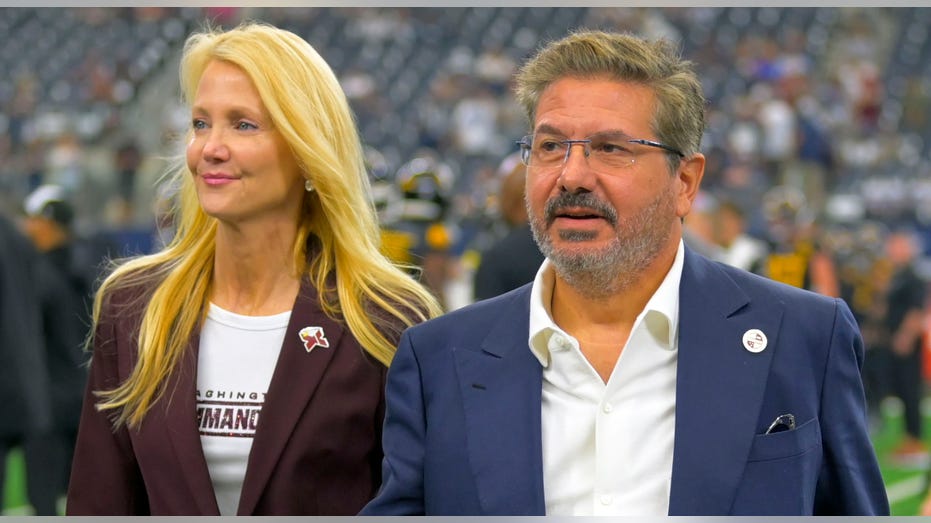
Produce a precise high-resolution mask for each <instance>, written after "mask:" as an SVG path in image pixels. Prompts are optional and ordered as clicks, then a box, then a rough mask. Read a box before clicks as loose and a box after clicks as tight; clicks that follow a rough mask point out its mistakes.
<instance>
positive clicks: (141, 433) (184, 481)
mask: <svg viewBox="0 0 931 523" xmlns="http://www.w3.org/2000/svg"><path fill="white" fill-rule="evenodd" d="M180 74H181V88H182V92H183V95H184V97H185V101H186V102H187V103H188V104H189V105H190V107H191V129H190V131H189V133H188V136H187V140H188V141H187V152H186V162H185V165H184V166H183V167H182V168H180V169H179V170H178V172H177V173H176V176H177V180H176V181H177V183H178V184H179V187H180V192H179V195H178V204H177V216H176V219H175V223H176V226H177V232H176V234H175V236H174V239H173V240H172V241H171V243H170V244H168V245H167V246H166V247H165V249H164V250H162V251H161V252H158V253H155V254H152V255H149V256H143V257H139V258H136V259H134V260H132V261H129V262H128V263H125V264H123V265H122V266H120V267H119V268H118V269H116V270H115V271H114V272H113V273H112V275H110V276H109V278H108V279H107V280H106V281H105V282H104V284H103V285H102V287H101V289H100V291H99V293H98V295H97V299H96V303H95V307H94V328H95V331H94V335H93V338H92V346H93V359H92V362H91V368H90V382H89V385H88V388H87V392H86V394H85V400H84V408H83V412H82V418H81V425H80V429H79V434H78V442H77V446H76V449H75V457H74V464H73V472H72V476H71V482H70V487H69V494H68V505H67V512H68V514H69V515H79V514H86V515H104V514H114V515H120V514H125V515H137V514H153V515H227V514H239V515H272V514H277V515H340V514H346V515H348V514H355V513H356V512H358V510H359V509H360V508H361V507H362V506H363V505H364V504H365V503H366V501H368V500H369V499H370V498H371V497H372V496H374V494H375V492H376V490H377V489H378V486H379V484H380V474H379V463H380V461H381V456H382V452H381V446H380V434H381V427H382V421H383V411H384V397H383V386H384V380H385V374H386V368H387V365H388V364H389V363H390V362H391V358H392V356H393V353H394V348H395V346H396V342H397V341H398V339H399V337H400V334H401V331H402V330H404V329H405V328H406V327H408V326H410V325H413V324H415V323H419V322H421V321H423V320H425V319H427V318H430V317H433V316H436V315H438V314H439V313H440V308H439V305H438V304H437V303H436V301H435V300H434V299H433V298H432V296H431V294H430V293H429V292H428V291H427V290H425V289H424V288H423V287H422V286H420V285H419V284H418V283H416V282H415V281H414V280H413V279H411V278H410V277H409V276H407V275H406V273H405V272H403V271H402V270H401V269H399V268H397V267H395V266H394V265H392V263H391V262H390V261H388V260H387V259H386V258H385V257H383V256H382V255H381V254H379V244H378V242H379V240H378V238H379V232H378V226H377V222H376V218H375V211H374V207H373V205H372V203H371V200H370V197H369V186H368V181H367V176H366V172H365V167H364V161H363V153H362V147H361V145H360V140H359V137H358V132H357V129H356V127H355V124H354V122H353V118H352V114H351V112H350V109H349V106H348V104H347V102H346V98H345V96H344V94H343V92H342V91H341V89H340V86H339V83H338V81H337V79H336V77H335V76H334V74H333V72H332V71H331V70H330V68H329V66H328V65H327V64H326V62H325V61H324V60H323V59H322V58H321V57H320V56H319V55H318V54H317V53H316V51H314V49H313V48H312V47H311V46H310V45H309V44H308V43H307V42H305V41H304V40H302V39H301V38H300V37H298V36H296V35H295V34H293V33H290V32H287V31H284V30H280V29H277V28H274V27H271V26H268V25H264V24H258V23H249V24H244V25H241V26H240V27H237V28H235V29H232V30H229V31H220V30H213V29H208V30H204V31H202V32H199V33H196V34H194V35H192V36H191V37H190V38H189V39H188V41H187V43H186V46H185V50H184V56H183V58H182V62H181V70H180Z"/></svg>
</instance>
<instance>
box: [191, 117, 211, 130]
mask: <svg viewBox="0 0 931 523" xmlns="http://www.w3.org/2000/svg"><path fill="white" fill-rule="evenodd" d="M191 127H192V128H194V129H206V128H207V122H205V121H203V120H201V119H199V118H195V119H194V120H193V121H192V122H191Z"/></svg>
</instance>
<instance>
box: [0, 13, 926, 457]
mask: <svg viewBox="0 0 931 523" xmlns="http://www.w3.org/2000/svg"><path fill="white" fill-rule="evenodd" d="M246 18H248V19H258V20H264V21H267V22H269V23H272V24H275V25H277V26H280V27H283V28H286V29H290V30H292V31H294V32H296V33H298V34H300V35H302V36H303V37H305V38H306V39H307V40H308V41H309V42H310V43H311V44H312V45H314V47H315V48H316V49H317V50H318V51H319V52H320V54H321V55H322V56H323V57H324V58H325V59H326V60H327V61H328V63H329V64H330V65H331V66H332V67H333V69H334V70H335V71H336V73H337V74H338V76H339V78H340V80H341V82H342V84H343V87H344V89H345V91H346V93H347V95H348V97H349V99H350V102H351V105H352V107H353V109H354V111H355V112H356V116H357V120H358V124H359V128H360V130H361V132H362V135H363V139H364V141H365V144H366V146H367V154H368V161H369V167H370V173H371V176H372V183H373V187H374V188H375V194H376V199H377V202H376V203H377V204H378V205H379V211H380V213H381V217H382V221H383V225H384V227H385V230H386V235H385V238H386V240H385V243H386V250H390V251H391V254H392V256H395V257H396V258H398V259H408V260H411V261H415V262H419V263H422V264H423V266H424V271H425V273H424V278H425V280H427V282H428V283H429V284H430V285H431V286H432V287H433V288H434V289H436V290H437V292H438V293H439V294H441V295H444V299H445V300H446V305H447V308H450V309H452V308H455V307H459V306H462V305H464V304H466V303H469V302H470V301H472V300H473V299H474V295H473V293H472V287H471V285H472V283H471V282H472V280H471V278H472V276H473V274H474V272H475V270H476V269H477V267H479V266H480V265H481V263H482V259H481V258H482V253H484V252H486V251H487V250H488V249H489V248H490V246H491V245H492V244H493V243H494V242H495V241H496V240H497V239H499V238H501V237H502V236H504V234H505V232H506V229H507V225H506V224H505V220H504V218H503V213H502V209H503V208H504V206H505V205H506V202H504V201H502V199H501V196H500V194H499V186H500V184H501V182H502V180H503V178H504V176H505V174H506V173H508V172H509V171H510V170H511V169H512V168H513V166H514V162H515V160H514V157H513V154H512V153H514V152H515V151H516V146H515V145H514V141H515V140H516V139H518V138H520V136H522V135H523V134H526V130H527V129H526V128H527V122H526V121H525V117H524V115H523V113H522V111H521V110H520V108H519V107H517V105H516V103H515V102H514V101H513V97H512V95H511V93H510V83H511V78H512V75H513V73H514V71H515V68H516V67H517V66H518V65H519V64H520V63H521V62H522V61H523V59H524V58H525V57H526V56H528V55H529V54H530V53H531V52H532V51H533V50H534V49H535V48H536V47H537V46H538V45H540V44H542V43H543V42H545V41H547V40H549V39H552V38H557V37H560V36H562V35H564V34H565V33H566V32H567V31H569V30H571V29H573V28H576V27H590V28H606V29H607V28H610V29H614V30H629V31H632V32H637V33H640V34H643V35H646V36H649V37H665V38H668V39H671V40H674V41H676V42H679V43H680V45H681V48H682V50H683V54H684V56H685V57H687V58H689V59H690V60H693V61H694V62H696V63H697V70H698V71H699V73H700V74H701V75H702V82H703V86H704V89H705V93H706V96H707V98H708V107H707V110H706V117H707V127H706V133H705V137H704V143H703V145H702V151H703V152H704V154H705V155H706V156H707V158H708V164H707V169H706V174H705V179H704V182H703V188H704V190H703V194H702V195H701V196H700V198H699V201H698V202H696V203H697V205H696V209H695V211H694V212H693V215H690V216H689V218H688V219H687V220H686V225H687V227H688V237H687V241H688V242H689V243H690V244H691V245H692V246H693V247H694V248H696V249H699V250H702V251H703V252H705V253H707V254H709V255H711V256H715V257H718V258H719V259H721V260H723V261H727V262H728V263H734V264H737V265H742V266H744V267H745V268H747V269H748V270H754V271H756V272H760V273H761V274H765V275H767V276H770V277H773V278H778V279H783V280H784V281H787V282H789V283H793V284H796V285H798V286H803V287H808V288H810V289H812V290H815V291H818V292H823V293H826V294H832V295H837V296H842V297H844V298H845V299H846V300H847V301H848V303H850V305H851V307H852V308H853V309H854V311H855V313H856V314H857V315H858V318H859V319H860V321H861V326H863V327H864V334H865V336H866V337H867V342H868V343H869V344H872V346H871V347H873V348H878V347H881V346H882V345H883V343H884V342H883V336H884V334H883V330H882V328H881V326H882V324H883V318H884V315H885V314H886V309H885V308H883V307H880V306H878V304H882V303H884V302H885V300H886V298H887V296H888V294H887V291H888V288H889V285H890V282H891V281H892V280H893V278H892V276H893V275H894V269H895V268H894V267H893V266H892V264H891V263H890V261H889V259H888V257H887V256H886V244H887V242H888V240H889V238H890V237H891V236H892V233H893V232H902V231H906V232H907V233H908V234H909V235H910V236H911V238H913V239H914V240H915V241H916V243H915V245H916V246H917V249H916V250H915V252H914V253H913V255H912V257H911V259H910V261H911V262H912V263H913V264H914V266H915V267H916V273H917V275H918V276H919V278H921V281H922V282H923V283H924V282H927V281H928V280H929V279H931V270H929V263H928V260H929V259H931V120H929V119H931V38H928V31H929V28H931V8H924V7H900V8H877V7H871V8H860V7H811V8H802V7H794V8H773V7H694V8H691V7H690V8H685V7H498V8H495V7H473V8H469V7H457V8H451V7H443V8H421V7H418V8H398V7H391V8H389V7H338V8H337V7H326V8H324V7H287V8H285V7H250V8H247V7H238V8H210V7H185V8H180V7H123V8H113V7H83V8H55V9H51V8H44V9H43V8H21V7H15V8H0V34H3V35H6V36H5V39H4V45H3V46H0V70H2V71H4V72H5V74H3V75H0V214H7V215H9V216H12V217H21V216H23V215H24V214H25V213H26V211H27V210H28V209H26V208H25V207H24V202H26V200H27V197H28V196H30V194H32V193H34V191H36V190H37V189H39V188H41V187H42V186H44V185H54V186H57V187H58V188H59V190H60V194H62V195H63V196H60V199H61V200H64V201H66V202H67V204H68V205H69V206H70V207H71V209H70V212H71V215H70V217H69V226H70V227H72V229H73V231H74V232H75V234H76V235H77V236H79V237H82V238H87V239H92V240H95V241H96V244H97V245H101V246H103V247H101V251H102V252H103V251H106V252H107V253H108V254H109V255H110V256H114V257H118V256H122V255H127V254H131V253H139V252H148V251H150V250H152V249H154V248H157V246H158V245H159V243H160V241H162V239H163V238H164V236H163V235H164V234H170V223H167V222H166V218H165V213H164V210H165V208H166V205H167V202H168V200H169V199H170V196H171V193H170V188H167V187H162V186H160V185H159V184H158V180H159V176H160V175H161V174H162V173H163V172H164V171H165V170H166V168H167V166H168V164H169V162H170V161H171V160H172V158H173V157H174V156H175V155H176V154H178V153H179V152H180V149H179V148H178V145H179V144H178V140H177V139H178V138H179V137H180V136H181V135H182V134H183V132H184V131H185V130H186V128H187V127H188V125H189V115H188V114H186V112H185V109H184V108H182V107H181V106H180V105H179V100H178V94H177V87H176V82H177V69H176V65H177V56H178V54H179V52H180V48H181V46H182V45H183V42H184V39H185V37H186V36H187V34H188V33H189V32H190V31H192V30H194V29H197V28H199V27H201V26H202V25H203V24H204V23H205V22H206V21H208V20H209V21H211V22H212V23H213V24H214V25H221V26H232V25H234V24H236V22H237V21H239V20H241V19H246ZM56 194H57V193H56ZM37 212H41V211H37ZM735 238H740V239H739V240H735ZM531 277H532V275H531ZM528 281H529V280H528ZM870 326H874V327H875V329H872V330H870ZM871 336H872V337H871ZM886 337H888V333H887V334H886ZM877 350H878V349H877ZM874 354H875V352H874ZM927 359H931V358H927ZM877 372H878V373H879V374H881V372H879V371H877ZM879 374H877V376H879ZM868 378H869V379H871V380H873V378H870V377H868ZM874 381H875V382H876V384H875V386H874V388H873V389H872V390H871V391H880V392H874V394H876V395H877V396H882V395H883V394H885V392H884V391H886V387H889V384H888V380H887V379H884V378H882V377H877V378H875V380H874ZM905 450H908V449H905ZM905 450H903V452H905ZM912 450H916V449H912ZM920 452H924V455H925V457H926V452H925V451H924V449H923V448H918V449H917V450H916V453H920Z"/></svg>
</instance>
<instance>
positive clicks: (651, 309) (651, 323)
mask: <svg viewBox="0 0 931 523" xmlns="http://www.w3.org/2000/svg"><path fill="white" fill-rule="evenodd" d="M684 265H685V249H684V247H683V242H682V240H681V239H680V240H679V247H678V249H677V250H676V257H675V259H674V260H673V262H672V267H670V268H669V272H667V273H666V277H665V278H663V281H662V282H661V283H660V285H659V287H658V288H657V289H656V292H654V293H653V296H651V297H650V299H649V300H648V301H647V304H646V306H645V307H644V308H643V311H642V312H641V313H640V315H639V316H638V317H637V321H636V322H635V324H634V325H635V328H636V325H637V323H639V322H641V321H642V322H643V323H644V325H645V327H646V328H647V330H648V331H649V332H650V334H651V335H652V336H654V337H655V338H656V341H657V343H659V344H660V346H662V347H664V348H666V349H667V350H675V349H676V348H677V346H678V343H677V335H678V330H679V283H680V282H681V280H682V268H683V266H684ZM555 281H556V273H555V269H554V268H553V265H552V263H551V262H550V260H549V259H544V260H543V264H542V265H541V266H540V269H539V270H537V275H536V277H535V278H534V280H533V285H532V287H531V290H530V333H529V338H528V344H529V345H530V351H531V352H533V355H534V356H536V358H537V359H538V360H539V361H540V364H541V365H543V367H544V368H545V367H548V366H549V362H550V351H549V348H548V345H549V340H550V338H551V337H552V336H553V334H556V333H559V334H561V335H563V336H566V337H569V335H568V334H566V333H565V332H564V331H563V330H562V329H560V328H559V326H558V325H556V322H554V321H553V315H552V310H551V308H550V303H551V301H552V298H553V287H554V285H555Z"/></svg>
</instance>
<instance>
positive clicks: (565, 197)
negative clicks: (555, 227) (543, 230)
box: [543, 192, 617, 226]
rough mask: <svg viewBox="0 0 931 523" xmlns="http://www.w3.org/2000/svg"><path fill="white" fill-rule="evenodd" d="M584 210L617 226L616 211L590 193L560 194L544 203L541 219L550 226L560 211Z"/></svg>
mask: <svg viewBox="0 0 931 523" xmlns="http://www.w3.org/2000/svg"><path fill="white" fill-rule="evenodd" d="M570 207H571V208H575V209H585V210H590V211H593V214H598V215H600V216H602V217H604V218H605V219H606V220H607V221H608V223H610V224H611V225H612V226H615V225H617V211H616V210H614V207H612V206H611V205H610V204H609V203H608V202H605V201H603V200H599V199H598V198H597V197H596V196H595V195H594V194H592V193H568V192H567V193H562V194H560V195H559V196H556V197H555V198H551V199H549V200H548V201H547V202H546V208H544V210H543V219H544V220H545V221H546V224H547V225H551V224H552V223H553V221H554V220H555V219H556V216H557V214H558V213H559V211H560V210H561V209H565V208H570Z"/></svg>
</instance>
